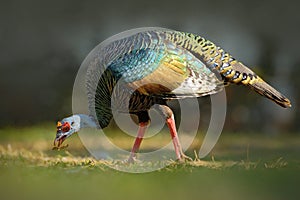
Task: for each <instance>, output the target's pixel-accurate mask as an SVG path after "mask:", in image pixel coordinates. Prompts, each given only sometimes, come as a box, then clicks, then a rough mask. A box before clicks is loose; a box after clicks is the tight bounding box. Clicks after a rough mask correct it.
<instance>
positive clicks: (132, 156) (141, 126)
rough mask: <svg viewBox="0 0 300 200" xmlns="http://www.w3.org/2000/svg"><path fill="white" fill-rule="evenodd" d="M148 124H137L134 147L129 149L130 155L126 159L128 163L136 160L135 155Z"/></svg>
mask: <svg viewBox="0 0 300 200" xmlns="http://www.w3.org/2000/svg"><path fill="white" fill-rule="evenodd" d="M148 124H149V122H141V123H139V130H138V133H137V137H136V138H135V141H134V145H133V147H132V149H131V153H130V156H129V159H128V162H134V159H135V158H136V153H137V152H138V151H139V149H140V145H141V143H142V140H143V137H144V135H145V132H146V130H147V128H148Z"/></svg>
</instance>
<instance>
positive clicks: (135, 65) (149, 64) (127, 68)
mask: <svg viewBox="0 0 300 200" xmlns="http://www.w3.org/2000/svg"><path fill="white" fill-rule="evenodd" d="M163 56H164V52H163V50H161V49H158V50H155V49H150V48H147V49H140V50H132V51H130V52H128V53H125V54H124V55H121V56H120V57H118V58H117V59H115V60H113V61H112V62H111V63H110V64H109V65H108V67H107V69H109V70H111V71H112V72H113V74H114V75H115V77H116V79H117V80H119V79H121V78H122V79H123V80H124V81H125V82H128V83H130V82H134V81H137V80H140V79H142V78H144V77H145V76H147V75H148V74H150V73H152V72H153V71H154V70H155V69H157V67H158V66H159V64H160V61H161V59H162V58H163Z"/></svg>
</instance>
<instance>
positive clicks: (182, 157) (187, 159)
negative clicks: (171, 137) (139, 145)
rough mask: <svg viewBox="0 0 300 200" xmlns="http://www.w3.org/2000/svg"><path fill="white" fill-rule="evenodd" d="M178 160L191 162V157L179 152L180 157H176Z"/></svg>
mask: <svg viewBox="0 0 300 200" xmlns="http://www.w3.org/2000/svg"><path fill="white" fill-rule="evenodd" d="M177 161H178V162H191V161H193V159H192V158H191V157H189V156H187V155H185V154H184V153H180V158H178V159H177Z"/></svg>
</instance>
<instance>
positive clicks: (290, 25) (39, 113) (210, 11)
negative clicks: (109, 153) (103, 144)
mask: <svg viewBox="0 0 300 200" xmlns="http://www.w3.org/2000/svg"><path fill="white" fill-rule="evenodd" d="M298 2H299V1H296V0H294V1H272V0H267V1H262V0H251V1H241V0H226V1H214V0H211V1H199V0H197V1H196V0H195V1H189V0H185V1H178V0H177V1H176V0H174V1H169V2H167V1H162V0H151V1H150V0H148V1H141V0H135V1H114V0H110V1H82V0H80V1H79V0H75V1H70V0H59V1H58V0H52V1H38V0H36V1H21V0H19V1H16V0H14V1H1V3H0V25H1V26H0V52H1V53H0V94H1V100H0V102H1V111H0V127H1V126H2V127H4V126H15V125H22V126H24V125H31V124H37V123H41V122H45V121H55V120H57V119H60V118H62V117H64V116H66V115H70V114H71V113H72V109H71V101H72V98H71V95H72V87H73V82H74V80H75V76H76V73H77V70H78V69H79V67H80V64H81V62H82V61H83V60H84V58H85V56H86V55H87V54H88V53H89V52H90V51H91V50H92V49H93V48H94V47H95V46H96V45H97V44H99V43H100V42H101V41H103V40H104V39H106V38H107V37H109V36H112V35H114V34H116V33H119V32H121V31H125V30H128V29H131V28H137V27H147V26H159V27H165V28H170V29H175V30H180V31H185V32H192V33H196V34H199V35H201V36H203V37H205V38H207V39H209V40H211V41H213V42H214V43H216V44H217V45H219V46H221V47H222V48H224V49H225V50H226V51H228V52H230V53H231V54H232V55H233V56H234V57H235V58H237V59H238V60H240V61H242V62H243V63H244V64H246V65H248V66H250V67H251V68H252V69H254V70H255V71H256V72H257V73H258V74H259V75H261V76H262V77H263V78H264V79H266V80H267V81H268V82H270V83H271V84H272V85H274V86H275V87H276V88H277V89H279V90H280V91H281V92H282V93H284V94H285V95H286V96H287V97H289V98H290V99H291V101H292V104H293V107H292V108H291V109H283V108H281V107H279V106H277V105H276V104H274V103H272V102H270V101H269V100H266V99H263V98H260V97H259V96H258V95H256V94H254V93H253V92H251V91H249V90H245V88H242V87H241V86H239V87H237V86H231V87H228V88H227V89H226V91H227V99H228V112H227V121H226V126H225V130H229V131H241V130H243V131H247V130H248V131H253V130H257V131H264V132H266V133H271V134H276V133H279V132H280V133H286V132H293V133H296V132H297V131H299V129H300V125H299V123H298V122H299V120H300V119H299V106H298V105H299V92H298V91H299V88H298V87H299V86H300V84H299V83H300V77H299V75H300V69H299V65H300V57H299V46H300V42H299V36H300V14H299V9H300V6H299V3H298Z"/></svg>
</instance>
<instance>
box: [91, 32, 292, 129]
mask: <svg viewBox="0 0 300 200" xmlns="http://www.w3.org/2000/svg"><path fill="white" fill-rule="evenodd" d="M103 53H104V54H105V55H103ZM99 54H101V58H99V59H98V60H96V61H95V62H94V63H91V66H90V68H89V71H88V77H87V90H88V98H89V105H90V111H91V115H92V116H95V118H97V120H98V122H99V125H100V127H102V128H104V127H106V126H107V125H108V123H109V121H110V119H111V118H112V109H115V110H118V111H120V112H123V111H124V112H126V111H127V110H128V111H129V112H130V113H133V114H135V113H139V112H142V111H147V110H149V108H150V107H151V106H152V105H154V104H162V105H164V104H166V101H168V100H171V99H176V98H185V97H201V96H205V95H210V94H214V93H217V92H219V91H221V90H222V89H223V86H224V83H226V84H227V83H233V84H242V85H245V86H248V87H250V88H251V89H253V90H255V91H256V92H258V93H259V94H261V95H263V96H265V97H267V98H269V99H271V100H272V101H274V102H276V103H277V104H279V105H281V106H282V107H290V106H291V104H290V101H289V100H288V99H287V98H286V97H284V96H283V95H282V94H280V93H279V92H278V91H276V90H275V89H274V88H273V87H271V86H270V85H268V84H267V83H266V82H264V81H263V80H262V79H261V78H260V77H259V76H257V75H256V74H255V73H254V72H253V71H251V70H250V69H249V68H247V67H246V66H244V65H243V64H242V63H241V62H239V61H237V60H235V59H234V58H233V57H232V56H231V55H229V54H228V53H227V52H225V51H224V50H223V49H221V48H220V47H217V46H216V45H215V44H213V43H212V42H210V41H208V40H206V39H204V38H203V37H200V36H197V35H194V34H191V33H183V32H178V31H172V30H166V29H161V30H160V29H157V30H149V31H141V32H138V33H136V34H133V35H131V36H128V37H125V38H121V39H119V40H115V41H113V42H112V43H110V44H108V45H107V46H106V47H105V49H103V51H101V52H99ZM100 74H102V75H100ZM118 83H122V84H118ZM131 90H132V91H134V92H130V91H131ZM128 95H130V100H129V101H130V102H129V105H126V104H122V103H120V104H119V105H115V107H113V108H111V99H112V98H113V97H114V98H116V99H118V100H119V102H124V101H126V100H127V99H126V98H128ZM123 100H124V101H123ZM124 105H125V107H124Z"/></svg>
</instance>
